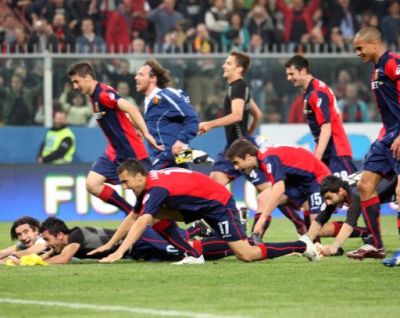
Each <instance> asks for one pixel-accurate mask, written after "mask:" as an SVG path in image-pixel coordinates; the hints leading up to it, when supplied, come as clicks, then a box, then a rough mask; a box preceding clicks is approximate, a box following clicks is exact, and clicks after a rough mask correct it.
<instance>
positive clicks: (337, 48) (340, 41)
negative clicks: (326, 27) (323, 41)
mask: <svg viewBox="0 0 400 318" xmlns="http://www.w3.org/2000/svg"><path fill="white" fill-rule="evenodd" d="M348 51H349V44H348V43H347V42H346V41H345V40H344V38H343V34H342V31H340V28H339V27H337V26H336V27H333V28H332V29H331V30H330V34H329V44H328V52H330V53H340V52H348Z"/></svg>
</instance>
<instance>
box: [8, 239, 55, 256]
mask: <svg viewBox="0 0 400 318" xmlns="http://www.w3.org/2000/svg"><path fill="white" fill-rule="evenodd" d="M46 248H47V246H46V244H45V243H38V242H36V243H35V244H33V245H32V246H31V247H29V248H27V249H26V250H22V251H18V252H15V253H13V255H15V256H17V257H21V256H24V255H29V254H40V253H42V252H43V251H44V250H46Z"/></svg>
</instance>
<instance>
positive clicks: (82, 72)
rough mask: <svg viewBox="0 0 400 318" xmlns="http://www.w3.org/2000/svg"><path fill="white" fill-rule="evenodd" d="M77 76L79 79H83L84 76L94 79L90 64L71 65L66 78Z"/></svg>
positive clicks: (94, 75)
mask: <svg viewBox="0 0 400 318" xmlns="http://www.w3.org/2000/svg"><path fill="white" fill-rule="evenodd" d="M73 75H79V76H81V77H85V76H86V75H89V76H91V77H92V78H93V79H96V72H95V70H94V67H93V66H92V64H90V63H88V62H80V63H76V64H73V65H72V66H71V67H70V68H69V71H68V76H73Z"/></svg>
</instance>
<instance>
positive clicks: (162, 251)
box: [40, 217, 221, 264]
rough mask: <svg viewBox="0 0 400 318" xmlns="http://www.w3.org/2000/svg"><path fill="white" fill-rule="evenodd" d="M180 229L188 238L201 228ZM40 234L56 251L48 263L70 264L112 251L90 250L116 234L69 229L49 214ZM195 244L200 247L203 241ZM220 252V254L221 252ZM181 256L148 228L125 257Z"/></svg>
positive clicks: (176, 258)
mask: <svg viewBox="0 0 400 318" xmlns="http://www.w3.org/2000/svg"><path fill="white" fill-rule="evenodd" d="M180 231H181V233H182V235H185V236H187V238H188V239H189V238H193V235H196V234H198V232H199V229H197V228H193V227H190V228H188V230H187V231H184V230H182V229H181V230H180ZM40 233H41V235H42V237H43V239H44V240H45V241H46V242H47V244H49V245H50V246H51V247H52V248H53V250H54V252H55V253H54V255H52V256H51V257H50V258H48V259H46V262H47V263H48V264H67V263H69V262H70V261H71V260H72V259H73V258H76V259H86V258H94V259H98V258H102V257H104V256H106V255H108V254H109V252H110V251H108V252H107V253H103V254H102V253H99V254H95V255H94V256H93V255H91V254H90V253H89V252H91V251H93V250H94V249H96V248H98V247H100V246H102V245H103V244H105V243H107V242H108V241H109V240H110V239H111V237H112V236H113V235H114V233H115V230H111V229H105V228H101V227H89V226H84V227H82V226H77V227H74V228H72V229H69V228H68V227H67V225H66V224H65V223H64V221H62V220H60V219H58V218H55V217H49V218H47V219H46V220H45V221H44V222H43V223H42V224H41V226H40ZM196 245H198V246H201V241H199V243H196ZM117 248H118V244H117V245H114V246H112V247H111V251H115V250H116V249H117ZM88 253H89V254H88ZM219 254H220V255H221V253H219ZM182 256H183V254H182V253H180V252H179V250H177V249H176V248H174V247H173V246H171V245H169V244H168V242H167V241H166V240H164V239H163V238H162V237H161V236H160V235H158V234H157V233H156V232H155V231H154V230H153V229H152V228H151V227H147V228H146V229H145V231H144V233H143V235H142V236H141V237H140V239H139V240H138V241H137V242H136V243H135V244H134V245H133V246H132V247H131V248H130V249H129V250H128V251H127V252H126V253H125V255H124V258H128V259H143V260H146V261H149V260H151V261H156V260H179V259H180V258H182Z"/></svg>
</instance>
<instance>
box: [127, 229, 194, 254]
mask: <svg viewBox="0 0 400 318" xmlns="http://www.w3.org/2000/svg"><path fill="white" fill-rule="evenodd" d="M179 232H180V233H181V235H182V236H183V237H186V236H187V235H186V234H187V233H186V231H184V230H182V229H179ZM129 257H131V258H133V259H144V260H152V261H156V260H174V259H177V258H179V257H182V254H181V253H180V251H179V250H177V249H176V248H175V247H174V246H172V245H170V244H169V243H168V242H167V241H166V240H165V239H164V238H163V237H162V236H160V234H158V233H157V232H156V231H155V230H154V229H153V228H152V227H151V226H148V227H146V230H145V231H144V233H143V235H142V236H141V237H140V239H139V240H138V241H137V242H136V243H135V244H134V245H133V246H132V248H131V249H130V251H129Z"/></svg>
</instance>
